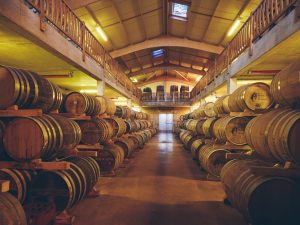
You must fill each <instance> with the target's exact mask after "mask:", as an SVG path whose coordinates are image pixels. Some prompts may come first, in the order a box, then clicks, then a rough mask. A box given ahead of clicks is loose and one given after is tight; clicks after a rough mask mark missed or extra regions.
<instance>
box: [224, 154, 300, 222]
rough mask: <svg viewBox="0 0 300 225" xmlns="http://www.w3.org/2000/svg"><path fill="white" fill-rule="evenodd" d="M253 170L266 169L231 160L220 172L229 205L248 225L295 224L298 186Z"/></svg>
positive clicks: (254, 163) (298, 219) (299, 219)
mask: <svg viewBox="0 0 300 225" xmlns="http://www.w3.org/2000/svg"><path fill="white" fill-rule="evenodd" d="M253 166H263V167H266V166H270V165H269V164H267V163H266V162H263V161H257V160H231V161H229V162H228V163H226V164H225V166H224V167H223V168H222V170H221V180H222V183H223V186H224V190H225V193H226V195H227V198H228V200H229V201H230V203H231V204H232V205H233V206H234V207H235V208H237V209H238V210H239V211H240V212H241V213H242V214H243V215H244V216H245V217H246V218H247V220H248V221H249V222H250V223H251V224H257V225H282V224H287V225H295V224H299V222H300V214H299V207H298V206H299V200H300V188H299V184H296V182H295V181H293V180H290V179H288V178H284V177H272V176H258V175H255V174H254V173H253V172H252V171H251V167H253Z"/></svg>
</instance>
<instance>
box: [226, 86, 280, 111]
mask: <svg viewBox="0 0 300 225" xmlns="http://www.w3.org/2000/svg"><path fill="white" fill-rule="evenodd" d="M273 102H274V101H273V97H272V95H271V92H270V87H269V85H267V84H265V83H261V82H257V83H253V84H248V85H243V86H241V87H239V88H237V89H236V90H235V91H234V92H233V93H232V94H231V95H230V96H229V99H228V106H229V109H230V111H231V112H243V111H244V110H250V111H253V112H258V113H259V112H264V111H266V110H268V109H270V108H271V107H272V106H273Z"/></svg>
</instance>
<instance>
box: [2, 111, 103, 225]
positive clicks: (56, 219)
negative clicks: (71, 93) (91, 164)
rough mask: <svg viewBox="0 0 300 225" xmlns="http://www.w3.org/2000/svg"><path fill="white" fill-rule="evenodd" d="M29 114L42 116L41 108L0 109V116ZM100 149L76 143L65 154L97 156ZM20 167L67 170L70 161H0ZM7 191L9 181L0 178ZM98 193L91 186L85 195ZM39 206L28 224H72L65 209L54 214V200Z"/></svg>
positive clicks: (83, 117)
mask: <svg viewBox="0 0 300 225" xmlns="http://www.w3.org/2000/svg"><path fill="white" fill-rule="evenodd" d="M50 114H57V115H60V116H64V117H67V118H70V119H73V120H90V119H91V117H90V116H86V115H85V114H83V115H74V114H71V113H59V112H58V111H57V110H56V111H52V112H50ZM31 116H33V117H34V116H43V112H42V110H41V109H19V107H18V106H16V105H13V106H10V107H8V108H7V109H4V110H0V118H14V117H31ZM101 149H102V146H101V145H78V146H76V148H74V149H72V150H70V151H68V152H67V156H79V157H88V156H89V157H97V155H98V151H99V150H101ZM4 168H5V169H20V170H23V169H24V170H26V169H30V170H68V169H70V162H67V161H51V162H43V161H42V160H41V159H35V160H30V161H24V162H16V161H0V169H4ZM7 191H9V181H7V180H0V192H7ZM99 195H100V190H99V189H98V188H97V187H96V185H95V186H94V187H93V189H92V191H91V192H90V193H89V194H88V195H87V197H98V196H99ZM32 207H36V206H33V205H31V204H30V205H24V209H25V210H29V212H31V208H32ZM37 207H41V208H42V210H40V212H39V213H38V214H35V215H31V214H30V216H33V218H32V219H31V223H30V225H39V224H50V223H51V224H56V225H72V224H74V220H75V217H74V216H72V215H70V214H69V213H68V212H67V211H63V212H62V213H61V214H59V215H58V216H56V214H55V204H54V200H52V201H51V199H50V201H49V203H47V204H45V205H43V206H40V205H39V206H37Z"/></svg>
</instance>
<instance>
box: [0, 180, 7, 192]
mask: <svg viewBox="0 0 300 225" xmlns="http://www.w3.org/2000/svg"><path fill="white" fill-rule="evenodd" d="M8 191H9V180H0V193H3V192H8Z"/></svg>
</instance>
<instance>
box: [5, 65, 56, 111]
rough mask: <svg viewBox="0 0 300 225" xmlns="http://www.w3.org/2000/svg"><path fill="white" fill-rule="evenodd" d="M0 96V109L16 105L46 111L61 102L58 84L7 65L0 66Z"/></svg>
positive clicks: (53, 108)
mask: <svg viewBox="0 0 300 225" xmlns="http://www.w3.org/2000/svg"><path fill="white" fill-rule="evenodd" d="M0 96H1V98H0V109H6V108H8V107H9V106H12V105H17V106H19V108H25V109H27V108H39V109H42V110H43V112H45V113H47V112H50V111H53V110H57V109H59V108H60V105H61V103H62V93H61V91H60V89H59V88H58V86H56V85H55V84H53V83H51V82H50V81H48V80H47V79H45V78H43V77H42V76H39V75H38V74H36V73H34V72H30V71H25V70H21V69H15V68H9V67H0Z"/></svg>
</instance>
